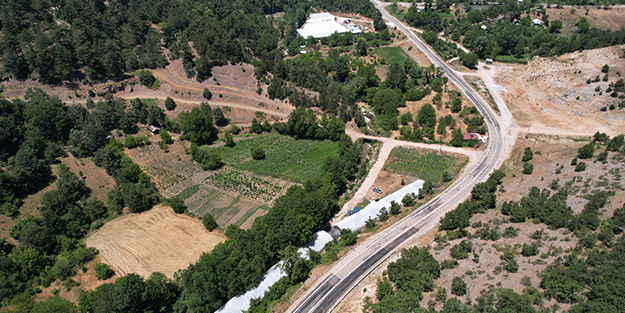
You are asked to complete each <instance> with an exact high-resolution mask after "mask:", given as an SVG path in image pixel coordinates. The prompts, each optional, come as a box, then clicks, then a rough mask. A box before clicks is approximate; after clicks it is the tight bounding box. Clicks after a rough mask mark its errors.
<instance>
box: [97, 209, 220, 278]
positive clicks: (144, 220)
mask: <svg viewBox="0 0 625 313" xmlns="http://www.w3.org/2000/svg"><path fill="white" fill-rule="evenodd" d="M225 240H226V237H225V236H224V235H223V234H222V233H221V232H220V231H212V232H209V231H207V230H206V228H204V226H203V225H202V223H201V222H200V221H199V220H197V219H194V218H191V217H189V216H186V215H180V214H175V213H174V212H173V211H172V210H171V208H168V207H164V206H160V205H158V206H155V207H154V208H153V209H151V210H150V211H147V212H143V213H140V214H127V215H124V216H122V217H119V218H117V219H115V220H112V221H110V222H108V223H106V224H105V225H104V226H103V227H102V228H101V229H100V230H98V231H97V232H95V233H93V234H92V235H91V236H89V237H88V238H87V239H86V240H85V243H86V244H87V246H89V247H95V248H96V249H98V251H99V252H100V257H101V258H102V261H103V262H105V263H107V264H109V265H110V266H111V268H113V269H114V270H115V272H116V273H118V274H119V275H126V274H128V273H137V274H139V275H141V276H143V277H148V276H149V275H150V274H152V273H153V272H161V273H163V274H165V276H167V277H169V278H172V277H173V275H174V273H175V272H176V271H178V270H180V269H184V268H186V267H187V266H188V265H189V264H192V263H195V262H196V261H197V260H198V259H199V257H200V255H201V254H202V253H205V252H210V251H211V250H212V249H213V247H215V246H216V245H217V244H218V243H221V242H223V241H225Z"/></svg>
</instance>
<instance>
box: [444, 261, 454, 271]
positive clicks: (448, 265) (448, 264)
mask: <svg viewBox="0 0 625 313" xmlns="http://www.w3.org/2000/svg"><path fill="white" fill-rule="evenodd" d="M456 267H458V260H443V262H441V269H442V270H446V269H452V268H456Z"/></svg>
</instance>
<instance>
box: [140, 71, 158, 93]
mask: <svg viewBox="0 0 625 313" xmlns="http://www.w3.org/2000/svg"><path fill="white" fill-rule="evenodd" d="M136 75H137V78H139V82H140V83H141V85H143V86H146V87H148V88H154V89H158V87H157V85H156V84H157V82H158V79H157V78H156V77H154V75H153V74H152V71H149V70H141V71H137V73H136Z"/></svg>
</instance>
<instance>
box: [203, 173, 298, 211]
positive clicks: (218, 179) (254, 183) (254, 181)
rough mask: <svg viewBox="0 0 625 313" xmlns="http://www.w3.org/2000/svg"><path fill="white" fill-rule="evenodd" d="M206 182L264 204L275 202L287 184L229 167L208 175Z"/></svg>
mask: <svg viewBox="0 0 625 313" xmlns="http://www.w3.org/2000/svg"><path fill="white" fill-rule="evenodd" d="M206 182H207V183H209V184H211V185H213V186H215V187H217V188H219V189H221V190H226V191H230V192H233V193H236V194H238V195H241V196H244V197H247V198H250V199H254V200H256V201H259V202H262V203H264V204H270V203H273V200H275V199H276V197H278V196H279V195H280V194H281V193H282V191H283V190H285V186H286V185H287V183H285V182H283V181H280V180H276V179H271V178H265V177H261V176H256V175H253V174H249V173H244V172H239V171H236V170H232V169H227V168H226V169H222V170H220V171H218V172H216V173H215V174H213V175H211V176H208V177H207V178H206Z"/></svg>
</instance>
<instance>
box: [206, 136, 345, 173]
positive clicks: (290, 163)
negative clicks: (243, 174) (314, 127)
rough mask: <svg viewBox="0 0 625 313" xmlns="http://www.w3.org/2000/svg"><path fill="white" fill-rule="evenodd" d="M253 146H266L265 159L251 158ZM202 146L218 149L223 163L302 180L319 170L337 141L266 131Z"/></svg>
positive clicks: (334, 153) (333, 151)
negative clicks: (233, 141)
mask: <svg viewBox="0 0 625 313" xmlns="http://www.w3.org/2000/svg"><path fill="white" fill-rule="evenodd" d="M256 146H261V147H263V148H264V149H265V153H266V157H265V159H263V160H258V161H257V160H254V159H252V157H251V155H250V150H251V149H252V148H253V147H256ZM203 149H207V150H210V151H216V152H218V153H219V154H220V155H221V157H222V159H223V161H224V162H225V163H226V164H229V165H231V166H233V167H235V168H237V169H239V170H243V171H249V172H252V173H254V174H257V175H263V176H273V177H279V178H283V179H289V180H292V181H295V182H298V183H304V182H306V181H307V180H308V179H311V178H314V177H317V176H318V175H319V174H321V172H322V169H321V167H322V165H323V162H324V161H325V160H326V159H327V158H329V157H334V156H336V154H337V152H338V143H336V142H332V141H329V140H325V141H313V140H296V139H293V138H292V137H288V136H281V135H274V134H266V135H258V136H254V137H250V138H248V139H245V140H241V141H238V142H237V144H236V146H234V147H232V148H228V147H225V146H222V147H207V146H204V147H203Z"/></svg>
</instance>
